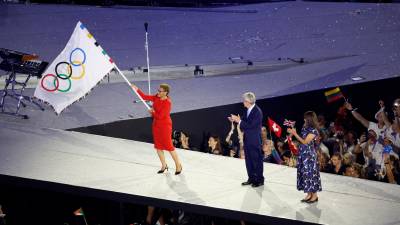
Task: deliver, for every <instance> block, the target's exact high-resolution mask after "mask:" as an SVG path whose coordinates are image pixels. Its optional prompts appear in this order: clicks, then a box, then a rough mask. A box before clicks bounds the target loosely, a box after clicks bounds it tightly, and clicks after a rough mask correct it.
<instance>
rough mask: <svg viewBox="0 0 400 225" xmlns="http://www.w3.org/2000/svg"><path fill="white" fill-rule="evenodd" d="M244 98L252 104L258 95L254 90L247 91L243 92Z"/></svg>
mask: <svg viewBox="0 0 400 225" xmlns="http://www.w3.org/2000/svg"><path fill="white" fill-rule="evenodd" d="M243 99H244V100H245V101H248V102H249V103H250V104H254V103H256V95H255V94H254V93H253V92H246V93H244V94H243Z"/></svg>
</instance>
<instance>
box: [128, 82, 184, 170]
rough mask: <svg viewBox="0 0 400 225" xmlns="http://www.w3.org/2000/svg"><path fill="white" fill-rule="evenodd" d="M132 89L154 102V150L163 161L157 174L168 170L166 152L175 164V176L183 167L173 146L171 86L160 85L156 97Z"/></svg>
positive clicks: (152, 114)
mask: <svg viewBox="0 0 400 225" xmlns="http://www.w3.org/2000/svg"><path fill="white" fill-rule="evenodd" d="M132 88H133V89H134V90H135V91H137V92H138V94H139V95H140V96H141V97H142V98H143V99H144V100H146V101H152V102H153V108H151V109H150V110H149V113H150V114H151V116H152V117H153V126H152V128H153V141H154V148H155V149H156V150H157V155H158V157H159V158H160V161H161V169H160V170H159V171H158V172H157V173H164V171H165V170H168V165H167V163H166V162H165V156H164V150H165V151H168V152H169V153H170V154H171V156H172V159H173V160H174V162H175V168H176V171H175V175H178V174H180V173H181V172H182V165H181V163H180V161H179V158H178V154H177V153H176V151H175V147H174V145H173V144H172V139H171V136H172V120H171V116H170V113H171V105H172V102H171V99H170V97H169V96H168V94H169V92H170V86H169V85H168V84H160V86H159V88H158V92H157V94H156V95H146V94H144V93H143V92H142V91H141V90H140V89H139V88H138V87H137V86H136V85H132Z"/></svg>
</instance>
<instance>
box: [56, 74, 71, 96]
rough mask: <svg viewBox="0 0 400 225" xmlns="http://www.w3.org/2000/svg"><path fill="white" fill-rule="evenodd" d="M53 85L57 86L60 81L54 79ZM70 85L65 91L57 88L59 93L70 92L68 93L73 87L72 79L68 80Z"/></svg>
mask: <svg viewBox="0 0 400 225" xmlns="http://www.w3.org/2000/svg"><path fill="white" fill-rule="evenodd" d="M59 75H60V76H61V75H63V76H65V77H67V75H65V74H59ZM53 83H54V86H56V84H57V83H58V79H54V81H53ZM68 83H69V85H68V88H66V89H64V90H61V89H59V88H57V89H58V91H59V92H68V91H69V90H70V89H71V86H72V82H71V79H68Z"/></svg>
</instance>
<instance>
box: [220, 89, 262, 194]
mask: <svg viewBox="0 0 400 225" xmlns="http://www.w3.org/2000/svg"><path fill="white" fill-rule="evenodd" d="M255 103H256V96H255V95H254V93H252V92H247V93H244V94H243V105H244V107H245V108H246V109H247V110H246V111H245V112H244V114H243V115H242V117H240V116H238V115H237V116H236V115H231V116H230V117H229V118H228V119H229V120H230V121H231V122H232V121H233V122H236V123H238V124H239V127H240V129H241V130H242V131H243V133H244V135H243V136H244V137H243V142H244V155H245V161H246V169H247V175H248V177H249V178H248V180H247V181H246V182H243V183H242V185H251V186H252V187H259V186H261V185H264V176H263V171H264V165H263V154H262V141H261V127H262V118H263V114H262V111H261V109H260V108H259V107H258V106H257V105H256V104H255Z"/></svg>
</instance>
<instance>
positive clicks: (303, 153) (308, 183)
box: [287, 111, 322, 203]
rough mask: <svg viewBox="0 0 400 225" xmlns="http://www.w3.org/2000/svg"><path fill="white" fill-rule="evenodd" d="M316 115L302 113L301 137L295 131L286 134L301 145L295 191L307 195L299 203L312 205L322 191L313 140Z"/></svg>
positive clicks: (315, 130)
mask: <svg viewBox="0 0 400 225" xmlns="http://www.w3.org/2000/svg"><path fill="white" fill-rule="evenodd" d="M317 127H318V120H317V115H316V114H315V112H313V111H308V112H306V113H304V126H303V128H302V129H301V136H299V135H298V134H297V132H296V129H294V128H289V129H288V130H287V132H288V133H289V134H292V135H293V136H294V137H296V139H297V140H298V141H299V142H300V143H301V144H300V151H299V156H298V159H297V190H299V191H300V190H303V191H304V193H307V195H306V197H305V198H304V199H302V200H301V202H306V203H314V202H317V201H318V195H317V192H318V191H322V186H321V178H320V175H319V165H318V159H317V148H316V143H315V139H316V138H317V136H318V135H319V134H318V130H317Z"/></svg>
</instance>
